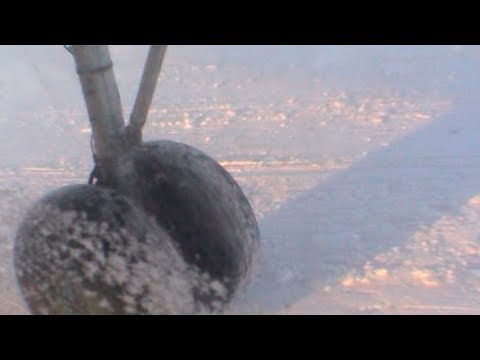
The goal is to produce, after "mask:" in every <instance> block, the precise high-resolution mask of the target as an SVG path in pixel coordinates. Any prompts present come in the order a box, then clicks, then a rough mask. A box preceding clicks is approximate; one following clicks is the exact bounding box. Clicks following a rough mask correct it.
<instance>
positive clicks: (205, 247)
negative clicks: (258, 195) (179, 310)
mask: <svg viewBox="0 0 480 360" xmlns="http://www.w3.org/2000/svg"><path fill="white" fill-rule="evenodd" d="M124 161H132V162H133V168H134V169H135V170H134V172H135V174H134V175H133V176H129V175H128V174H126V175H119V176H118V179H117V180H118V184H117V185H116V187H115V188H116V189H117V190H119V191H120V192H122V193H124V194H126V195H128V196H129V197H131V198H133V199H134V200H135V201H136V202H137V203H138V204H140V205H141V206H142V207H143V208H144V209H145V210H146V211H147V212H148V213H150V214H152V215H153V216H154V217H155V219H156V220H157V223H158V224H159V225H160V226H161V227H162V228H163V229H165V230H166V231H167V233H168V234H169V235H170V236H171V238H172V239H173V241H174V242H175V244H177V245H178V247H179V249H180V251H181V253H182V254H183V257H184V259H185V261H186V262H187V263H189V264H191V265H195V266H197V267H198V268H199V269H200V270H201V271H203V272H206V273H208V274H209V276H210V277H211V279H213V280H215V281H220V282H221V283H222V284H223V285H224V286H225V287H226V290H227V293H226V296H225V299H224V300H225V302H228V301H229V300H230V299H231V298H232V296H233V295H234V294H235V292H236V290H238V289H239V288H241V287H243V285H245V284H246V283H247V282H248V280H249V278H250V271H251V268H252V264H253V261H254V257H255V254H256V252H257V249H258V247H259V245H260V234H259V229H258V225H257V221H256V219H255V215H254V213H253V211H252V208H251V206H250V203H249V201H248V199H247V198H246V196H245V195H244V193H243V191H242V189H241V188H240V186H239V185H238V184H237V182H236V181H235V180H234V179H233V177H232V176H231V175H230V174H229V173H228V172H227V171H226V170H225V169H224V168H223V167H222V166H221V165H220V164H218V163H217V162H216V161H215V160H213V159H212V158H211V157H209V156H208V155H206V154H205V153H203V152H201V151H199V150H198V149H195V148H194V147H192V146H189V145H185V144H182V143H178V142H174V141H168V140H162V141H155V142H148V143H145V144H143V145H142V146H140V147H138V148H136V149H135V150H134V151H133V152H132V153H131V154H129V155H128V156H126V158H125V160H124ZM129 179H130V180H129ZM132 179H133V180H132ZM195 295H196V299H197V301H200V302H203V303H204V304H209V303H210V302H211V301H215V300H219V299H215V297H210V296H208V295H206V294H205V292H204V293H203V294H201V295H199V293H198V292H196V294H195Z"/></svg>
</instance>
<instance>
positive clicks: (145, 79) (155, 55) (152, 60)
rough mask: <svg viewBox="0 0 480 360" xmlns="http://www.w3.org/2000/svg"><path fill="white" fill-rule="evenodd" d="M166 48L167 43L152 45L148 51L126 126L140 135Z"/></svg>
mask: <svg viewBox="0 0 480 360" xmlns="http://www.w3.org/2000/svg"><path fill="white" fill-rule="evenodd" d="M166 50H167V45H152V46H151V47H150V50H149V52H148V57H147V61H146V63H145V68H144V70H143V75H142V80H141V82H140V87H139V89H138V93H137V98H136V99H135V104H134V106H133V110H132V114H131V115H130V120H129V124H128V128H130V130H132V131H133V132H135V133H137V136H140V137H141V131H142V128H143V126H144V125H145V122H146V121H147V115H148V110H149V108H150V105H151V103H152V99H153V94H154V93H155V88H156V86H157V80H158V77H159V75H160V70H161V68H162V63H163V59H164V58H165V52H166Z"/></svg>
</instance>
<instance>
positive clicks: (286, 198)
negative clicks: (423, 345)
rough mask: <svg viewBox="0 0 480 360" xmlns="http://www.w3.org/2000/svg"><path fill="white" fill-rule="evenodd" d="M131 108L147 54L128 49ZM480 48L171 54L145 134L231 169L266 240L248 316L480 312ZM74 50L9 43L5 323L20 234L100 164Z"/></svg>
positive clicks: (117, 53)
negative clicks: (53, 193)
mask: <svg viewBox="0 0 480 360" xmlns="http://www.w3.org/2000/svg"><path fill="white" fill-rule="evenodd" d="M111 51H112V56H113V57H114V62H115V72H116V74H117V78H118V82H119V87H120V92H121V95H122V99H123V105H124V107H125V112H126V113H127V114H128V111H129V110H130V106H131V104H132V101H133V98H134V95H135V92H136V87H137V84H138V80H139V77H140V73H141V69H142V66H143V61H144V58H145V55H146V47H143V46H139V47H135V46H113V47H112V48H111ZM479 60H480V47H478V46H310V47H309V46H224V47H221V46H191V47H189V46H172V47H170V49H169V52H168V53H167V59H166V63H165V67H164V69H163V71H162V75H161V80H160V82H159V86H158V90H157V93H156V96H155V99H154V105H153V107H152V110H151V112H150V117H149V122H148V125H147V127H146V130H145V137H146V138H147V139H157V138H168V139H173V140H177V141H182V142H186V143H188V144H191V145H194V146H196V147H198V148H200V149H202V150H204V151H206V152H207V153H209V154H210V155H212V156H213V157H214V158H216V159H217V160H219V161H220V162H221V163H222V164H224V165H225V167H226V168H227V169H228V170H229V171H231V173H232V175H233V176H234V177H235V178H236V179H237V180H238V182H239V183H240V184H241V185H242V187H243V188H244V190H245V192H246V194H247V196H248V197H249V199H250V201H251V203H252V205H253V207H254V210H255V212H256V214H257V218H258V221H259V225H260V230H261V232H262V242H263V243H262V251H261V254H260V257H259V261H258V264H257V268H256V278H255V279H254V282H253V284H251V286H250V287H249V288H248V289H247V291H246V293H245V294H243V295H242V296H240V297H239V298H238V299H237V301H236V302H235V303H234V304H233V305H232V309H231V310H230V312H233V313H236V314H238V313H240V314H245V313H247V314H252V313H253V314H258V313H260V314H264V313H267V314H272V313H273V314H332V313H340V314H344V313H345V314H350V313H353V314H369V313H381V314H383V313H386V314H396V313H476V314H480V231H479V228H478V226H477V224H478V223H479V220H480V142H479V141H478V134H480V122H479V121H478V120H479V115H480V106H479V105H478V104H479V102H478V100H479V94H480V91H479V90H480V81H478V80H479V79H480V61H479ZM89 140H90V130H89V126H88V121H87V117H86V114H85V111H84V106H83V100H82V97H81V93H80V89H79V85H78V82H77V79H76V74H75V71H74V67H73V61H72V59H71V57H70V55H69V54H68V53H67V52H66V51H65V50H64V49H63V48H62V47H61V46H32V47H29V46H0V261H1V262H0V313H10V314H14V313H25V312H26V310H25V308H24V307H23V305H22V302H21V300H20V298H19V296H18V293H17V290H16V287H15V281H14V278H13V276H12V268H11V255H12V254H11V252H12V246H13V243H12V241H13V240H12V239H13V235H14V233H15V229H16V226H17V224H18V221H19V219H20V218H21V216H22V213H23V212H24V211H25V209H26V208H27V207H28V204H29V203H30V202H31V201H32V200H33V199H36V198H38V197H39V196H41V194H43V193H45V192H46V191H48V189H52V188H55V187H58V186H60V185H64V184H71V183H83V182H85V181H86V178H87V176H88V172H89V170H90V168H91V165H92V162H91V153H90V148H89Z"/></svg>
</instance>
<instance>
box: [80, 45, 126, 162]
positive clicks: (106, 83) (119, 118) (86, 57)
mask: <svg viewBox="0 0 480 360" xmlns="http://www.w3.org/2000/svg"><path fill="white" fill-rule="evenodd" d="M72 53H73V57H74V59H75V64H76V68H77V74H78V76H79V78H80V84H81V87H82V92H83V97H84V99H85V103H86V106H87V111H88V117H89V120H90V124H91V126H92V133H93V140H94V146H95V153H96V156H97V157H98V158H99V159H101V160H111V159H114V158H115V157H116V156H117V155H118V154H120V153H121V152H123V150H124V146H125V145H124V141H125V139H124V134H125V127H124V119H123V114H122V106H121V101H120V95H119V92H118V87H117V83H116V81H115V74H114V72H113V64H112V60H111V58H110V52H109V50H108V45H72Z"/></svg>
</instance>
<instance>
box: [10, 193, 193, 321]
mask: <svg viewBox="0 0 480 360" xmlns="http://www.w3.org/2000/svg"><path fill="white" fill-rule="evenodd" d="M14 265H15V271H16V276H17V279H18V283H19V285H20V289H21V292H22V294H23V297H24V299H25V301H26V303H27V305H28V307H29V309H30V311H31V312H32V313H33V314H191V313H194V312H195V311H196V306H195V303H194V297H193V283H194V279H195V276H194V275H192V273H191V271H190V270H189V269H188V266H187V265H186V264H185V262H184V261H183V259H182V257H181V255H180V254H179V252H178V251H177V249H176V248H175V246H174V245H173V244H172V240H171V238H170V236H169V235H168V234H167V233H166V232H165V231H163V230H162V229H161V228H160V227H159V226H158V225H157V224H156V222H155V221H154V220H153V219H151V218H149V217H148V216H147V215H146V214H145V212H144V211H143V210H142V209H140V208H138V207H137V206H135V205H134V204H133V202H132V201H131V200H129V199H128V198H127V197H125V196H123V195H120V194H119V193H118V192H116V191H114V190H110V189H105V188H101V187H99V186H92V185H74V186H67V187H63V188H61V189H58V190H55V191H53V192H52V193H50V194H48V195H47V196H45V197H43V198H42V199H41V200H39V201H38V202H37V203H36V204H35V205H34V206H33V207H32V208H31V210H30V211H29V212H28V214H27V216H26V217H25V218H24V220H23V221H22V223H21V225H20V227H19V230H18V232H17V236H16V241H15V248H14ZM195 286H197V285H195ZM197 287H198V286H197Z"/></svg>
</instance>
